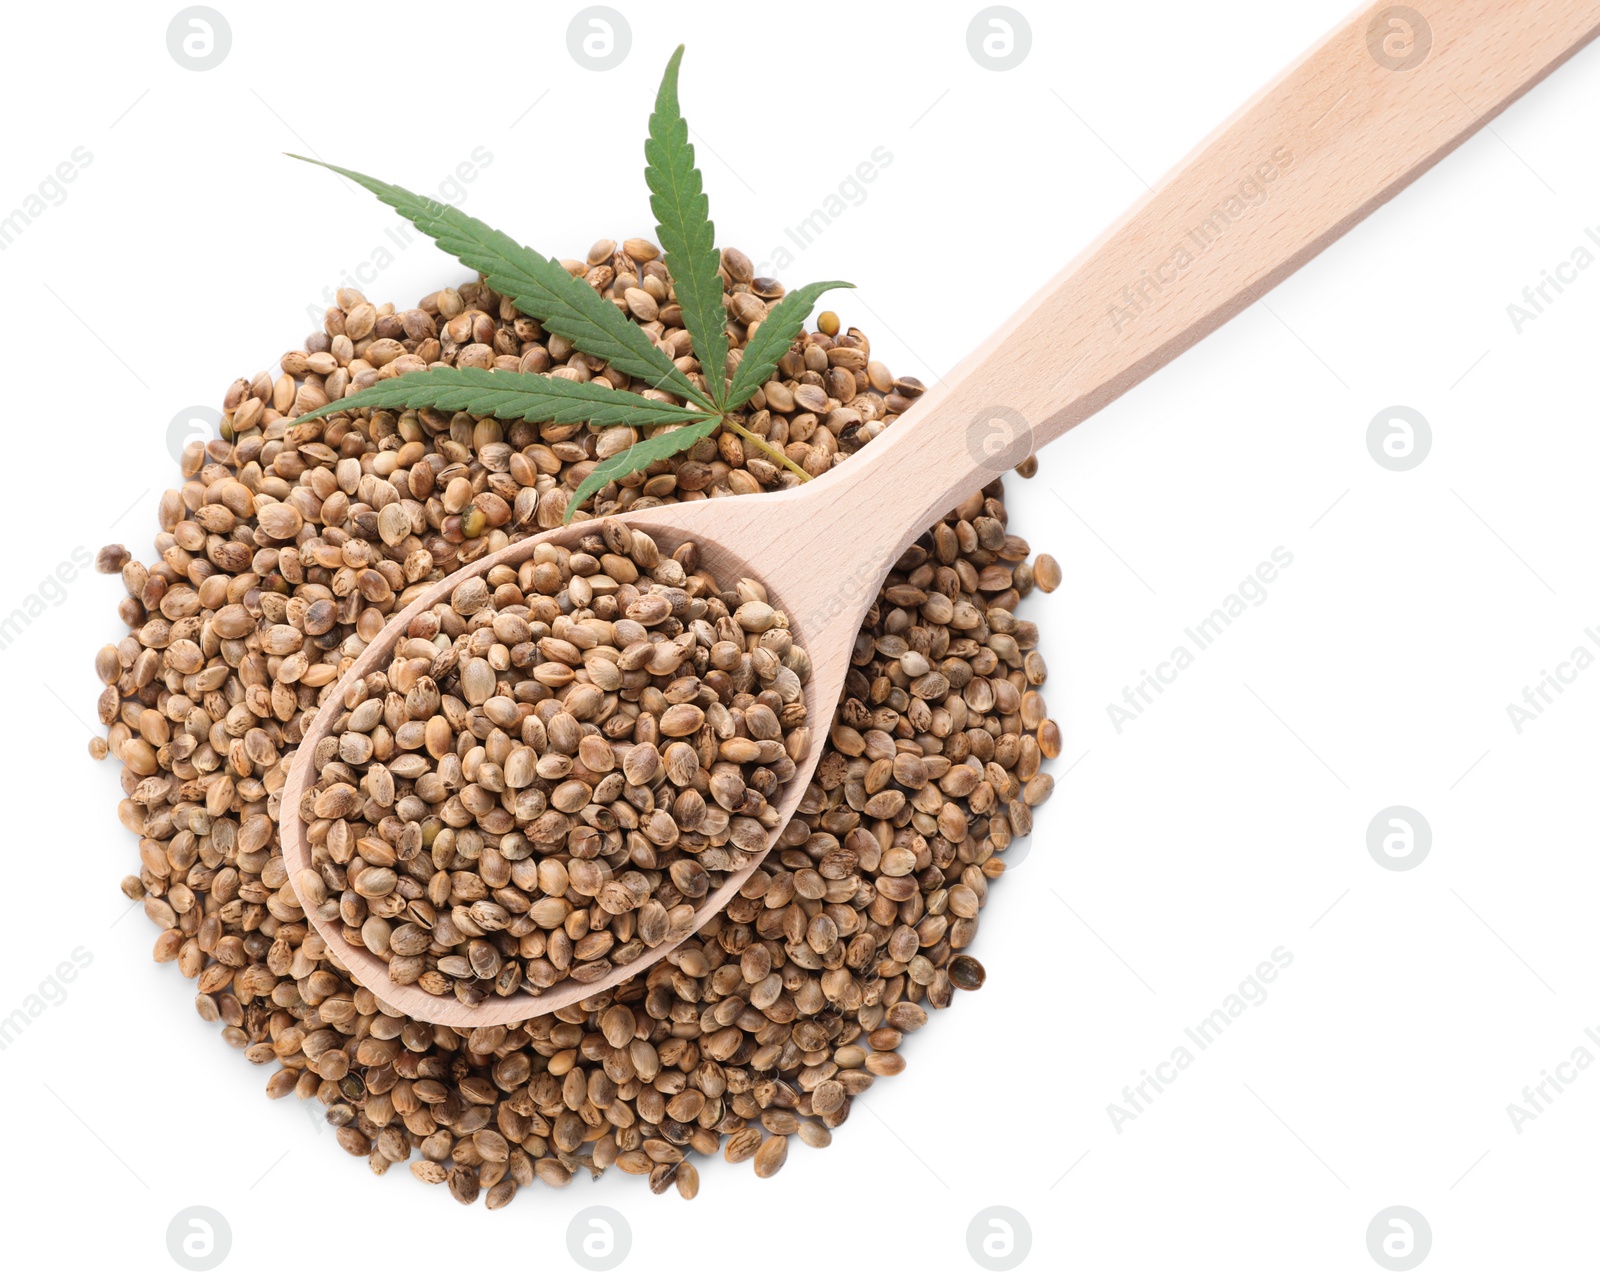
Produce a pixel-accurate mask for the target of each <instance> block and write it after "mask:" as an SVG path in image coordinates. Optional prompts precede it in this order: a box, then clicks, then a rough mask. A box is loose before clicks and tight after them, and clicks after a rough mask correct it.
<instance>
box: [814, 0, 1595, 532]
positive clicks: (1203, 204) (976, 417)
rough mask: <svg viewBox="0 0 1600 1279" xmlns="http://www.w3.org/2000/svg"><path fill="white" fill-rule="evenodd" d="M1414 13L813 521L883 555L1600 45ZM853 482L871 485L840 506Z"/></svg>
mask: <svg viewBox="0 0 1600 1279" xmlns="http://www.w3.org/2000/svg"><path fill="white" fill-rule="evenodd" d="M1417 4H1418V6H1419V8H1417V9H1412V8H1409V7H1404V6H1397V5H1390V4H1380V5H1373V6H1371V7H1368V8H1364V9H1362V10H1361V11H1360V12H1359V13H1357V14H1355V15H1354V16H1353V17H1352V18H1350V19H1349V20H1348V21H1346V22H1344V23H1343V24H1342V25H1340V26H1339V27H1338V28H1337V29H1336V30H1335V31H1333V32H1332V33H1331V34H1330V35H1329V36H1327V37H1326V38H1325V39H1324V40H1323V41H1322V42H1321V43H1320V44H1318V45H1317V46H1316V47H1314V48H1313V49H1312V50H1311V51H1310V52H1309V53H1307V54H1306V56H1305V57H1304V58H1302V59H1301V60H1300V61H1299V62H1298V63H1297V64H1296V65H1294V66H1293V67H1291V68H1290V69H1289V70H1288V71H1287V72H1285V73H1284V74H1283V75H1282V76H1281V77H1280V78H1279V79H1278V80H1276V81H1275V82H1274V83H1272V84H1271V85H1269V86H1268V87H1267V88H1266V89H1264V90H1263V91H1262V92H1261V93H1260V94H1259V95H1257V97H1256V98H1255V99H1254V100H1253V101H1251V102H1249V103H1248V104H1247V105H1245V106H1244V107H1243V108H1242V109H1241V110H1240V111H1239V112H1238V113H1237V114H1236V115H1235V116H1234V117H1233V118H1232V119H1231V120H1229V121H1228V122H1227V123H1226V124H1225V125H1223V126H1222V127H1221V128H1220V129H1219V130H1217V132H1216V133H1214V134H1213V135H1212V136H1211V137H1210V138H1208V139H1207V140H1206V141H1205V142H1203V143H1202V144H1201V145H1200V146H1199V147H1198V148H1197V149H1196V150H1195V151H1194V153H1193V154H1192V155H1190V156H1189V158H1188V159H1186V160H1185V161H1184V162H1183V163H1182V164H1180V165H1179V166H1178V168H1177V169H1176V170H1174V171H1173V172H1172V173H1171V174H1169V175H1168V176H1167V177H1166V178H1164V179H1163V180H1162V181H1161V182H1160V183H1159V184H1158V185H1157V186H1156V187H1155V189H1154V190H1152V191H1151V193H1150V194H1149V195H1148V196H1147V197H1146V198H1145V199H1143V200H1141V201H1140V202H1139V203H1138V204H1137V205H1135V206H1134V207H1133V209H1131V210H1130V211H1129V212H1128V214H1127V215H1126V216H1125V217H1124V218H1123V219H1122V221H1121V222H1119V223H1118V224H1117V225H1116V226H1114V227H1113V228H1112V229H1111V230H1110V231H1109V232H1107V233H1106V234H1105V235H1104V236H1103V237H1102V238H1101V239H1100V240H1099V241H1098V242H1097V243H1095V244H1094V245H1092V246H1091V247H1090V248H1089V249H1088V250H1087V251H1085V252H1084V253H1083V254H1082V255H1081V256H1080V257H1079V258H1078V259H1077V260H1076V261H1074V262H1073V263H1072V264H1071V265H1069V266H1068V267H1067V268H1066V269H1065V270H1063V271H1062V272H1061V274H1060V275H1058V276H1056V278H1055V279H1054V280H1052V281H1051V282H1050V283H1049V284H1048V285H1046V286H1045V287H1044V288H1043V289H1042V290H1041V291H1040V292H1039V293H1037V294H1036V295H1035V296H1034V297H1033V298H1032V299H1031V300H1030V301H1029V302H1028V303H1027V305H1025V306H1024V307H1023V308H1022V309H1021V310H1020V311H1018V312H1017V313H1016V314H1015V315H1014V316H1012V317H1011V319H1010V320H1008V321H1007V322H1006V323H1005V324H1004V325H1003V326H1001V328H1000V330H999V331H998V332H996V333H995V334H994V335H993V336H992V337H991V338H990V339H989V340H988V341H987V342H986V343H985V344H984V345H983V346H981V347H980V348H978V350H977V351H975V352H974V353H973V354H972V355H971V356H970V357H969V358H968V359H967V360H965V361H964V362H963V363H962V364H961V365H960V366H959V367H958V368H957V369H956V371H955V372H954V373H952V374H950V375H949V376H948V377H947V378H945V379H944V382H943V384H942V385H941V386H938V387H935V388H933V389H931V390H930V391H929V392H928V393H927V394H926V395H925V396H924V397H923V399H922V400H921V401H920V402H919V403H918V405H917V406H916V407H915V408H913V409H912V410H911V412H910V414H908V420H907V422H906V423H905V424H904V425H905V426H906V428H907V429H905V430H895V431H889V432H886V433H885V435H884V436H883V437H881V440H880V442H876V443H875V444H874V445H873V446H872V447H873V448H876V449H881V450H882V454H881V455H880V456H879V457H878V458H877V459H875V461H876V465H873V466H870V467H866V466H856V467H844V468H841V470H840V471H839V472H834V473H832V474H829V475H827V476H824V477H822V478H823V481H826V482H828V487H829V488H830V489H833V490H835V491H834V492H832V493H830V494H829V495H828V496H829V499H831V500H829V501H828V502H827V505H828V506H831V507H836V508H837V510H838V511H839V512H841V514H842V515H843V514H847V515H848V518H849V520H850V523H851V524H852V525H853V526H855V527H856V528H857V529H859V530H860V531H861V534H862V536H863V537H864V538H865V537H867V536H872V535H877V536H879V537H880V538H881V540H882V541H883V542H886V543H894V544H895V545H896V547H897V550H896V554H898V550H899V549H903V548H904V547H905V546H906V545H907V544H909V542H910V541H911V539H912V538H913V537H914V536H915V535H916V534H917V533H918V532H919V531H921V530H922V529H925V528H927V527H928V525H929V524H930V523H931V522H932V521H933V520H935V519H937V518H938V517H939V515H941V514H942V513H943V512H945V511H947V510H949V509H950V508H951V507H952V506H954V505H955V504H956V503H957V502H958V501H959V500H960V499H961V498H963V497H965V496H966V495H967V494H969V493H971V492H973V491H975V490H976V489H977V488H979V487H980V486H981V485H982V484H984V483H987V482H988V481H989V480H991V479H993V478H994V477H995V476H996V475H999V474H1002V473H1003V472H1004V471H1005V470H1007V469H1009V468H1010V467H1013V466H1015V465H1016V464H1017V463H1018V462H1020V461H1022V460H1023V458H1025V457H1026V456H1027V455H1028V454H1029V453H1031V452H1034V451H1036V450H1038V449H1040V448H1042V447H1043V446H1044V445H1046V444H1048V443H1049V442H1050V441H1051V440H1053V439H1055V438H1056V437H1057V436H1058V435H1060V434H1062V433H1063V432H1064V431H1066V430H1068V429H1069V428H1070V427H1073V426H1075V425H1077V424H1078V423H1079V422H1081V421H1083V420H1084V419H1085V418H1087V417H1089V416H1090V415H1091V414H1093V413H1094V412H1096V411H1097V410H1099V409H1100V408H1102V407H1104V406H1105V405H1106V404H1108V403H1110V402H1111V401H1112V400H1114V399H1116V398H1117V397H1118V396H1119V395H1121V394H1122V393H1123V392H1124V391H1127V390H1128V389H1129V388H1130V387H1133V386H1135V385H1137V384H1138V383H1139V382H1140V381H1142V380H1143V379H1144V378H1146V377H1148V376H1149V375H1150V374H1151V373H1153V372H1155V371H1156V370H1157V369H1159V368H1161V367H1162V366H1163V365H1164V364H1166V363H1167V362H1168V361H1169V360H1172V359H1174V358H1175V357H1176V356H1178V355H1179V354H1180V353H1182V352H1183V351H1184V350H1186V349H1187V348H1188V347H1189V346H1191V345H1192V344H1193V343H1195V342H1197V341H1199V340H1200V338H1202V337H1204V336H1205V335H1206V334H1207V333H1209V332H1210V331H1211V330H1212V329H1214V328H1216V327H1217V326H1218V325H1219V324H1221V323H1222V322H1223V321H1225V320H1227V319H1228V318H1230V317H1231V316H1232V315H1234V314H1235V313H1236V312H1238V311H1239V310H1241V309H1243V308H1244V307H1245V306H1246V305H1248V304H1249V303H1250V302H1252V301H1254V300H1256V299H1257V298H1259V297H1260V296H1261V295H1262V294H1263V293H1265V292H1266V291H1267V290H1268V289H1270V288H1272V287H1273V286H1274V285H1275V284H1277V282H1278V281H1279V280H1282V279H1283V278H1284V277H1285V276H1287V275H1289V274H1290V273H1291V272H1292V271H1294V270H1295V269H1296V268H1297V267H1299V266H1300V265H1301V264H1302V263H1304V262H1306V261H1308V260H1309V259H1310V258H1312V257H1313V256H1315V255H1316V254H1317V253H1318V252H1320V251H1321V250H1322V249H1323V248H1324V247H1326V246H1327V245H1328V244H1330V243H1332V242H1333V241H1334V240H1336V239H1337V238H1338V237H1339V236H1341V235H1343V234H1344V233H1345V232H1346V231H1348V230H1349V229H1350V228H1351V227H1352V226H1354V225H1355V224H1356V223H1357V222H1359V221H1361V219H1362V218H1364V217H1366V216H1367V214H1369V213H1371V212H1372V211H1373V210H1374V209H1376V208H1377V207H1378V206H1379V205H1380V204H1382V203H1383V202H1384V201H1386V200H1388V199H1389V198H1390V197H1391V196H1393V195H1394V194H1395V193H1396V192H1398V191H1399V190H1400V189H1401V188H1403V187H1404V186H1406V184H1407V183H1409V182H1411V181H1412V180H1413V179H1414V178H1416V177H1417V176H1418V175H1420V174H1422V173H1423V172H1425V171H1426V170H1427V169H1428V168H1429V167H1431V166H1432V165H1433V164H1434V163H1435V162H1436V161H1438V160H1439V159H1440V158H1441V157H1443V156H1444V155H1445V154H1446V153H1448V152H1449V151H1450V150H1451V149H1452V148H1453V147H1455V146H1457V145H1458V144H1459V143H1460V142H1461V141H1462V140H1463V139H1465V138H1467V137H1470V136H1471V135H1472V134H1473V133H1474V132H1476V131H1477V130H1478V129H1480V128H1481V127H1482V126H1483V125H1484V124H1485V123H1486V122H1487V121H1489V120H1490V119H1492V118H1493V117H1494V116H1495V115H1496V114H1498V113H1499V112H1500V111H1502V110H1504V109H1505V107H1506V106H1507V105H1509V104H1510V103H1511V102H1513V101H1515V100H1516V99H1517V98H1518V97H1519V96H1521V95H1522V94H1523V93H1525V92H1526V91H1527V90H1528V89H1529V88H1531V87H1532V86H1533V85H1535V84H1537V83H1538V82H1539V80H1540V79H1542V78H1543V77H1544V76H1546V75H1548V74H1549V73H1550V72H1551V71H1552V70H1554V69H1555V68H1556V67H1557V66H1559V65H1560V64H1561V63H1562V62H1563V61H1564V60H1565V59H1566V58H1568V57H1569V56H1571V55H1572V54H1573V53H1574V52H1576V51H1577V50H1578V49H1579V48H1581V47H1582V46H1583V45H1584V44H1585V43H1586V42H1588V41H1589V40H1590V39H1592V38H1593V37H1594V36H1595V34H1596V33H1597V31H1600V0H1417ZM857 483H862V484H866V483H870V485H871V488H870V490H868V489H863V490H862V492H861V493H859V494H854V495H853V496H847V494H848V493H849V491H850V490H851V489H852V488H853V487H854V485H855V484H857ZM806 487H807V488H809V487H810V486H809V485H807V486H806ZM869 492H870V494H871V498H870V501H869V500H868V494H869ZM902 494H915V495H916V497H915V499H912V498H909V497H907V498H905V499H901V498H900V495H902ZM886 495H887V497H886ZM816 496H818V497H820V496H821V494H817V495H816ZM913 505H915V506H917V507H918V508H919V509H917V510H912V509H910V508H911V507H912V506H913ZM864 521H865V522H867V523H868V524H869V525H870V528H862V524H863V522H864Z"/></svg>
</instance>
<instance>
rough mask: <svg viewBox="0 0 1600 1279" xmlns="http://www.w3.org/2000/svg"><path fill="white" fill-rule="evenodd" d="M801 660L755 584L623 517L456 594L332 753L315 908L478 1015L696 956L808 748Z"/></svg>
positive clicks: (384, 677)
mask: <svg viewBox="0 0 1600 1279" xmlns="http://www.w3.org/2000/svg"><path fill="white" fill-rule="evenodd" d="M807 669H808V666H807V661H806V655H805V651H804V650H803V649H802V648H801V647H800V646H799V645H797V644H795V643H794V642H793V641H792V640H791V638H790V636H789V632H788V629H787V619H786V618H785V617H784V615H783V614H782V613H781V612H779V611H777V610H775V609H774V608H772V606H771V605H770V604H769V603H768V602H767V593H766V590H765V588H764V587H763V586H762V585H761V584H760V583H759V582H755V581H752V580H750V579H748V578H746V579H744V580H742V581H741V582H739V584H738V586H737V588H736V589H734V590H732V591H729V592H728V593H727V594H724V593H722V591H721V590H720V588H719V586H718V584H717V582H716V579H715V578H713V577H712V576H711V574H710V573H709V572H708V571H707V570H706V569H705V568H703V567H699V566H698V565H697V556H696V554H695V548H694V546H693V544H692V543H691V544H686V545H684V546H683V547H680V548H679V549H678V551H677V553H676V554H675V555H674V556H673V557H670V558H664V557H663V556H662V555H661V553H660V550H659V548H658V547H657V546H656V544H655V542H654V541H653V540H652V539H651V538H650V537H649V535H648V534H646V533H643V532H640V531H637V530H631V529H629V528H628V527H627V525H625V524H624V523H623V522H622V521H621V520H618V519H616V518H614V517H607V518H606V520H605V521H604V523H603V524H602V533H601V535H599V536H591V537H589V538H586V539H584V540H583V541H582V542H580V543H579V545H578V546H577V548H576V549H575V550H570V551H569V550H568V549H567V548H566V547H563V546H557V545H555V544H553V543H549V542H546V543H543V544H541V545H540V546H539V547H537V548H536V550H535V552H534V554H533V555H532V556H531V557H530V558H529V559H527V560H525V561H524V562H523V563H522V565H521V566H520V567H519V568H517V569H512V568H510V567H500V568H496V569H495V570H493V571H492V572H491V573H490V574H489V575H488V577H487V579H484V578H470V579H468V580H467V581H465V582H463V583H462V584H461V585H460V586H458V587H456V589H455V591H454V592H453V593H452V594H451V597H450V599H449V601H448V602H447V603H441V604H438V605H435V606H434V607H433V608H430V609H428V610H427V611H425V612H424V613H422V614H420V615H419V616H418V617H416V618H415V619H414V620H413V621H412V622H411V623H410V625H409V626H408V627H407V635H406V638H404V639H403V640H402V641H401V642H400V643H399V644H398V645H397V646H396V648H395V651H394V654H393V657H392V659H391V661H390V662H389V665H388V668H387V670H386V671H383V672H375V673H373V674H372V675H369V676H368V677H366V678H365V679H362V680H358V681H356V683H355V684H354V685H353V686H352V687H351V688H350V689H349V690H348V692H347V693H346V695H345V705H346V706H347V707H348V708H349V709H348V710H347V711H346V713H345V714H343V715H341V716H339V717H338V718H337V719H336V720H335V721H334V723H333V725H332V727H331V730H330V733H329V735H328V736H326V737H324V738H323V739H322V740H320V741H319V742H318V743H317V744H316V747H315V750H316V761H317V764H318V766H319V768H318V774H317V781H316V783H315V785H314V786H313V787H312V788H311V790H310V792H309V793H308V794H307V796H306V801H305V803H306V809H307V812H306V818H307V821H308V823H309V825H308V827H307V840H308V843H309V844H310V847H311V853H312V869H310V870H307V871H305V872H303V873H302V881H301V882H300V883H299V884H297V885H296V888H297V897H298V900H299V902H300V904H301V905H302V906H303V907H305V908H307V909H309V910H311V911H313V912H314V913H315V914H316V915H317V917H318V918H319V919H323V920H327V921H332V920H335V919H337V920H340V921H342V923H343V926H344V935H345V936H346V937H347V938H348V939H349V941H350V942H351V943H352V944H354V945H358V946H363V947H365V948H366V949H367V950H369V951H371V952H372V953H373V954H374V955H376V956H378V957H379V958H380V959H383V960H386V961H387V962H388V964H389V976H390V977H391V978H392V979H393V980H394V981H395V982H396V983H397V984H399V985H403V986H404V985H412V984H416V985H419V986H421V987H422V989H424V990H425V991H427V992H428V993H429V994H431V995H445V994H450V993H454V995H455V996H456V998H457V999H459V1000H461V1001H462V1002H463V1003H468V1004H477V1003H481V1002H482V1001H483V1000H484V999H485V998H487V997H488V996H490V995H510V994H514V993H516V992H518V991H525V992H527V993H530V994H537V993H539V992H541V991H544V990H545V989H547V988H548V987H550V986H552V985H554V984H555V983H556V982H558V981H561V980H563V979H564V978H568V977H570V978H572V979H573V980H574V981H578V982H590V981H598V980H599V979H600V978H602V977H604V976H605V975H606V974H607V973H608V972H610V971H611V968H612V965H613V964H624V963H627V962H629V961H630V960H632V959H635V958H637V957H638V956H639V955H641V954H643V953H644V951H645V950H646V949H647V948H649V947H652V946H657V945H660V944H661V943H662V942H665V941H681V940H683V939H684V938H685V937H687V936H688V935H689V933H690V931H691V929H692V927H693V920H694V913H695V910H696V909H697V908H698V906H699V905H700V903H701V902H702V901H703V900H704V899H705V896H706V894H707V893H708V892H709V891H711V889H712V888H713V887H715V886H716V885H718V884H720V883H721V882H722V877H723V875H724V873H725V872H728V871H734V870H740V869H742V868H743V867H744V866H745V865H747V864H748V863H749V861H750V858H751V857H753V856H757V855H759V854H761V853H764V852H765V851H766V848H767V845H768V843H769V842H770V841H771V838H772V832H773V831H774V830H775V829H776V828H777V826H778V810H777V809H776V808H775V807H774V801H776V800H777V799H778V798H779V792H780V790H781V789H782V787H783V785H784V783H785V782H787V781H789V780H790V779H791V778H792V777H793V776H794V773H795V765H796V764H797V763H798V762H799V761H800V760H802V759H804V758H805V756H806V752H807V750H808V749H809V745H810V740H811V739H810V733H809V730H808V729H807V727H806V708H805V699H804V697H803V695H802V692H801V679H802V677H803V673H804V672H805V671H806V670H807Z"/></svg>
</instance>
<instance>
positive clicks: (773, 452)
mask: <svg viewBox="0 0 1600 1279" xmlns="http://www.w3.org/2000/svg"><path fill="white" fill-rule="evenodd" d="M722 421H723V425H725V426H728V427H731V428H732V429H733V433H734V434H735V435H738V436H740V437H741V438H743V439H745V440H747V441H749V442H750V443H751V444H754V445H755V446H756V447H757V448H758V449H760V450H761V451H762V452H763V453H765V454H766V455H767V456H768V457H770V458H771V459H772V460H773V461H774V462H776V463H777V464H778V465H779V466H783V467H787V468H788V469H789V470H791V471H793V472H794V473H795V474H796V475H798V476H799V477H800V482H801V483H802V484H804V483H805V482H806V481H807V480H809V479H811V476H810V475H808V474H807V473H806V472H805V470H804V469H803V468H802V467H801V466H800V465H799V463H797V462H795V461H793V460H792V459H791V458H790V457H789V455H788V454H787V453H785V452H784V451H783V450H782V449H779V448H773V446H772V445H770V444H768V443H767V442H766V441H765V440H764V439H762V438H761V437H760V436H759V435H757V434H756V433H755V432H754V431H752V430H749V429H748V428H747V427H745V426H742V425H741V424H740V423H738V422H736V421H734V420H733V418H731V417H728V416H727V415H726V414H724V415H723V418H722Z"/></svg>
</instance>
